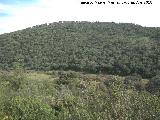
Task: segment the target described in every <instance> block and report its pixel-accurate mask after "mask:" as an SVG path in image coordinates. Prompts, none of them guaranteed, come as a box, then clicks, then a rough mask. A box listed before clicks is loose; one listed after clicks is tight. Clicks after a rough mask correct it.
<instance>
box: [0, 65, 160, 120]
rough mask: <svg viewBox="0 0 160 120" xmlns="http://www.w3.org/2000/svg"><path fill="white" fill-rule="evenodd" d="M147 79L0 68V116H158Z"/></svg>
mask: <svg viewBox="0 0 160 120" xmlns="http://www.w3.org/2000/svg"><path fill="white" fill-rule="evenodd" d="M159 81H160V79H159ZM148 84H149V81H148V80H145V79H142V78H140V77H139V76H136V75H134V76H127V77H120V76H113V75H102V74H99V75H96V74H84V73H78V72H73V71H47V72H34V71H25V70H23V69H21V68H16V69H15V70H14V71H10V72H6V71H1V74H0V119H1V120H158V119H159V118H160V99H159V97H158V94H152V93H151V92H149V91H148V90H147V87H148V86H149V85H148ZM158 87H160V86H158ZM157 93H158V91H157Z"/></svg>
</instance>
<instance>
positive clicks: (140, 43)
mask: <svg viewBox="0 0 160 120" xmlns="http://www.w3.org/2000/svg"><path fill="white" fill-rule="evenodd" d="M159 46H160V28H153V27H142V26H140V25H135V24H129V23H119V24H118V23H114V22H85V21H84V22H69V21H68V22H65V21H64V22H63V21H62V22H54V23H50V24H43V25H37V26H34V27H32V28H27V29H24V30H19V31H16V32H12V33H8V34H2V35H0V68H1V69H10V68H12V66H13V63H14V62H20V63H23V64H24V66H25V67H26V68H27V69H33V70H55V69H62V70H68V69H70V70H75V71H87V72H93V73H99V72H100V73H107V74H118V75H130V74H133V73H137V74H140V75H142V77H144V78H150V77H153V76H155V75H156V74H159V73H160V47H159Z"/></svg>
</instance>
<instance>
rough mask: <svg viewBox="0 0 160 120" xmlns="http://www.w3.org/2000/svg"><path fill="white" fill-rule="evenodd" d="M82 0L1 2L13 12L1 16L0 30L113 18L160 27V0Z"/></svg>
mask: <svg viewBox="0 0 160 120" xmlns="http://www.w3.org/2000/svg"><path fill="white" fill-rule="evenodd" d="M81 1H87V0H40V1H39V2H38V3H36V4H33V5H29V6H28V5H27V6H23V7H21V6H9V5H2V4H0V11H1V10H3V11H10V14H11V16H8V17H3V18H0V29H3V30H1V31H0V33H3V32H11V31H15V30H19V29H24V28H26V27H30V26H34V25H37V24H43V23H50V22H54V21H106V22H111V21H114V22H128V23H136V24H140V25H143V26H159V27H160V22H159V21H160V16H159V15H158V13H157V12H158V11H159V5H160V1H158V0H152V1H153V5H81V4H80V2H81ZM89 1H91V0H89ZM99 1H103V0H99ZM119 1H122V0H119ZM133 1H134V0H133Z"/></svg>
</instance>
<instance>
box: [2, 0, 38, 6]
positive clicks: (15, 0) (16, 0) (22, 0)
mask: <svg viewBox="0 0 160 120" xmlns="http://www.w3.org/2000/svg"><path fill="white" fill-rule="evenodd" d="M35 2H37V0H0V3H1V4H9V5H16V4H21V5H22V4H32V3H35Z"/></svg>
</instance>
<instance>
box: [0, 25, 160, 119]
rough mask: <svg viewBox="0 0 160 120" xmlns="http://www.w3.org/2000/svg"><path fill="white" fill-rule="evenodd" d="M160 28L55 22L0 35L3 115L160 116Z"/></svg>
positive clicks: (51, 116)
mask: <svg viewBox="0 0 160 120" xmlns="http://www.w3.org/2000/svg"><path fill="white" fill-rule="evenodd" d="M159 46H160V28H151V27H142V26H139V25H135V24H126V23H119V24H117V23H113V22H112V23H107V22H55V23H51V24H43V25H39V26H35V27H32V28H27V29H24V30H19V31H16V32H12V33H7V34H2V35H0V120H159V119H160V99H159V97H160V47H159Z"/></svg>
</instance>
